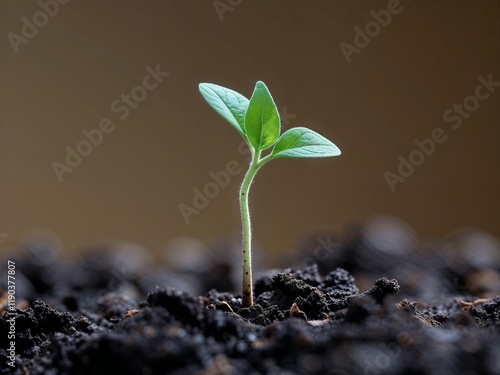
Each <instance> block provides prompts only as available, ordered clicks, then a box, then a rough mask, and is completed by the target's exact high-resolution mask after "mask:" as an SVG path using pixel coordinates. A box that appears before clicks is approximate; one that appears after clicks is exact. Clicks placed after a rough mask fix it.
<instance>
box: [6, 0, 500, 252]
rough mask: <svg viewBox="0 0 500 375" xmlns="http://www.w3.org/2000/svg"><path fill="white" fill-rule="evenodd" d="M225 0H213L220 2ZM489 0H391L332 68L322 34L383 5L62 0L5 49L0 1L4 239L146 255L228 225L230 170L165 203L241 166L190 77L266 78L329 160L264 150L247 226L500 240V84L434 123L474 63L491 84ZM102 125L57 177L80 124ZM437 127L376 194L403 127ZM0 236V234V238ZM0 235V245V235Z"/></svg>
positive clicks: (279, 245)
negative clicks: (95, 141) (364, 38)
mask: <svg viewBox="0 0 500 375" xmlns="http://www.w3.org/2000/svg"><path fill="white" fill-rule="evenodd" d="M224 2H225V1H224ZM499 4H500V3H499V2H498V1H494V0H491V1H487V0H483V1H474V2H473V1H462V0H453V1H451V0H450V1H431V0H429V1H424V0H419V1H413V2H412V1H410V0H407V1H402V2H401V5H402V7H403V10H402V12H401V13H399V14H397V15H394V16H393V17H392V20H391V22H390V23H389V25H388V26H387V27H385V28H383V29H382V30H381V32H380V34H379V35H377V36H376V37H374V38H373V40H372V41H371V43H370V44H369V45H368V46H367V47H366V48H363V49H362V50H361V53H359V54H354V55H352V62H351V63H350V64H349V63H348V62H347V61H346V59H345V57H344V56H343V54H342V52H341V50H340V48H339V44H340V43H341V42H346V43H350V44H352V43H353V38H354V30H353V28H354V27H360V28H364V26H365V25H366V23H367V22H368V21H370V20H372V16H371V15H370V11H371V10H375V11H379V10H381V9H385V8H386V7H387V2H386V1H331V0H324V1H290V0H287V1H284V0H282V1H251V0H244V1H243V2H241V4H240V5H237V6H235V7H234V9H233V10H232V11H230V12H229V11H228V12H226V13H224V14H223V17H224V19H223V20H221V19H220V17H219V16H218V14H217V12H216V10H215V9H214V5H213V2H212V1H180V0H179V1H168V0H162V1H138V0H137V1H131V0H129V1H126V0H123V1H118V0H116V1H111V0H109V1H105V0H100V1H97V0H85V1H83V0H72V1H71V2H69V3H68V4H67V5H62V6H61V8H60V11H59V13H58V14H57V15H56V16H55V17H54V18H51V19H50V21H49V23H48V25H47V26H45V27H42V28H40V30H39V32H38V34H37V35H36V36H35V37H33V38H32V39H31V40H29V42H28V43H27V44H25V45H24V44H23V45H21V46H20V51H19V53H18V54H16V53H15V52H14V50H13V48H12V46H11V44H10V42H9V40H8V38H7V34H8V33H9V32H15V33H17V34H20V33H21V26H22V21H21V18H22V17H27V18H28V19H31V18H32V16H33V14H34V13H35V12H37V11H39V10H40V7H39V5H38V4H37V2H35V1H22V2H21V1H6V0H3V1H0V17H1V44H0V56H1V66H0V68H1V73H0V74H1V75H0V95H1V104H0V105H1V108H0V121H1V128H0V158H1V159H0V233H4V234H8V237H7V238H5V239H3V244H2V245H0V246H3V247H4V249H5V248H6V246H8V245H9V244H12V243H15V242H16V240H17V238H18V237H19V235H21V234H22V233H23V232H25V231H26V230H30V229H33V228H46V229H49V230H52V231H54V232H55V233H57V234H59V235H60V237H61V238H62V240H63V242H64V243H65V244H66V245H67V246H68V247H69V248H71V247H73V246H74V245H76V244H79V243H85V242H93V241H99V240H103V239H125V240H131V241H137V242H139V243H143V244H145V245H146V246H148V247H150V248H151V249H152V251H155V252H159V251H161V250H162V249H163V247H164V245H165V244H166V243H167V242H168V241H169V239H171V238H173V237H175V236H177V235H190V236H195V237H198V238H200V239H202V240H204V241H206V240H211V239H214V238H217V237H219V236H223V235H227V234H232V233H237V232H238V230H239V226H240V222H239V216H238V215H239V214H238V206H237V189H238V187H239V183H240V181H241V179H242V177H243V174H240V175H239V176H236V177H233V178H232V179H231V183H230V185H229V186H228V187H226V188H225V189H223V190H222V191H221V193H220V194H219V195H218V196H217V197H216V198H215V199H212V200H211V201H210V204H209V206H208V207H207V208H206V209H205V210H203V211H202V212H201V213H200V214H199V215H198V216H193V217H192V222H191V223H190V224H189V225H187V224H186V223H185V222H184V220H183V219H182V217H181V215H180V212H179V209H178V205H179V204H180V203H186V204H190V203H191V200H192V197H193V191H192V189H193V188H203V186H204V185H205V184H206V183H207V182H209V181H211V179H210V177H209V175H208V174H209V172H210V171H219V170H222V169H224V168H225V165H226V163H227V162H228V161H230V160H237V161H238V162H239V163H240V164H241V165H242V166H244V165H245V163H246V162H245V157H244V156H242V155H241V154H240V153H239V152H238V149H237V147H238V145H239V143H240V138H239V135H238V134H237V133H236V131H234V130H233V129H232V128H231V126H230V125H229V124H227V123H225V122H224V120H222V119H221V118H220V117H218V115H216V114H215V112H213V111H212V110H211V109H210V108H209V107H208V105H207V104H206V103H205V102H204V101H203V99H202V98H201V96H200V95H199V93H198V91H197V84H198V83H199V82H214V83H218V84H220V85H223V86H226V87H230V88H233V89H235V90H237V91H239V92H241V93H243V94H245V95H246V96H250V95H251V92H252V89H253V86H254V84H255V81H257V80H259V79H260V80H263V81H264V82H266V84H267V85H268V87H269V88H270V90H271V92H272V93H273V95H274V98H275V100H276V101H277V104H278V107H279V108H280V111H282V110H283V108H284V107H285V106H286V110H287V112H288V113H290V114H294V115H296V117H295V118H293V119H290V122H289V125H287V126H286V128H289V127H292V126H308V127H311V128H313V129H314V130H316V131H318V132H320V133H321V134H324V135H325V136H327V137H328V138H330V139H332V140H333V141H334V142H335V143H336V144H337V145H338V146H339V147H340V148H341V149H342V151H343V155H342V156H341V157H338V158H329V159H321V160H316V159H314V160H277V161H273V162H272V163H270V164H269V165H267V166H266V167H265V168H264V169H263V170H262V171H261V172H260V174H259V175H258V176H257V179H256V183H255V185H254V187H253V191H252V202H251V207H252V214H253V219H254V229H255V236H256V239H257V240H258V241H259V242H260V243H261V244H262V245H263V246H264V247H265V248H266V249H268V250H269V252H271V253H273V252H275V251H278V250H285V249H287V250H289V249H293V248H294V246H295V243H296V241H297V240H298V239H299V238H300V236H301V234H304V233H307V232H309V231H311V230H313V229H315V228H317V227H327V228H332V229H334V230H341V228H342V226H343V223H345V222H346V220H348V219H350V218H355V217H358V216H359V215H362V214H366V213H376V212H380V213H389V214H394V215H397V216H399V217H401V218H402V219H404V220H405V221H406V222H408V223H409V224H410V225H412V226H413V227H414V228H415V229H416V230H417V232H418V233H419V234H420V235H422V236H443V235H446V234H447V233H449V232H450V231H453V230H455V229H457V228H459V227H462V226H474V227H478V228H480V229H484V230H486V231H489V232H491V233H493V234H494V235H496V236H500V227H499V221H500V220H499V212H500V198H499V191H500V177H499V173H498V172H499V170H498V164H499V161H500V148H499V144H500V126H499V124H500V122H499V120H500V111H499V108H500V105H499V104H500V92H495V93H494V94H492V96H491V97H490V98H489V99H488V100H485V101H482V102H481V103H480V106H479V108H478V110H477V111H475V112H473V113H472V114H471V116H470V118H468V119H467V120H465V121H464V122H463V125H462V127H461V128H460V129H458V130H452V129H451V128H450V124H446V123H444V122H443V119H442V116H443V113H444V112H445V110H446V109H448V108H449V107H451V106H452V105H453V103H461V102H462V101H463V99H464V98H465V97H466V96H468V95H471V94H473V93H474V89H475V87H476V86H477V84H478V80H477V77H478V76H479V75H483V76H485V77H486V76H487V75H488V74H490V73H492V74H493V78H494V80H496V81H500V64H499V63H500V5H499ZM156 64H160V67H161V69H162V70H163V71H168V72H170V76H169V77H167V78H166V79H165V80H164V82H163V83H162V84H161V85H160V86H159V87H158V88H157V89H155V90H153V91H151V92H149V95H148V97H147V99H146V100H145V101H144V102H142V103H140V104H139V106H138V108H137V109H135V110H133V111H132V112H131V114H130V116H128V117H127V118H126V119H125V120H123V121H121V120H119V119H118V118H117V115H116V114H115V113H113V112H112V111H111V110H110V103H111V102H112V101H113V100H115V99H116V98H119V97H120V95H121V94H122V93H128V92H130V90H131V89H132V88H133V87H134V86H136V85H138V84H140V83H141V81H142V78H143V77H144V75H145V74H146V71H145V67H146V66H148V65H150V66H152V67H154V66H155V65H156ZM103 117H109V118H111V119H113V121H114V123H115V124H116V130H115V131H114V132H113V133H111V134H108V135H105V138H104V141H103V143H102V144H101V145H99V146H97V147H95V149H94V150H93V152H92V153H91V154H90V155H89V156H87V157H86V158H84V160H83V162H82V163H81V165H79V166H78V167H77V168H75V170H74V171H73V172H72V173H71V174H65V175H64V177H65V178H64V181H63V182H62V183H60V182H59V181H58V180H57V178H56V176H55V174H54V172H53V170H52V167H51V163H52V162H54V161H60V162H63V161H64V158H65V155H66V151H65V147H66V146H67V145H70V146H72V147H75V146H76V144H77V143H78V142H79V141H81V140H82V139H84V138H83V136H82V133H81V132H82V130H83V129H88V130H89V129H92V128H95V127H97V126H98V124H99V121H100V120H101V119H102V118H103ZM436 127H442V128H443V129H445V130H446V134H447V135H448V139H447V141H446V142H445V143H443V144H440V145H438V146H437V149H436V152H435V153H434V154H433V155H432V156H430V157H429V158H427V159H426V160H425V162H424V164H423V165H422V166H420V167H418V168H417V169H416V171H415V172H414V173H413V175H411V176H410V177H409V178H408V180H407V181H406V182H404V183H402V184H397V185H396V191H395V192H394V193H393V192H391V191H390V189H389V188H388V185H387V183H386V181H385V179H384V176H383V174H384V172H385V171H387V170H390V171H393V172H395V171H396V168H397V165H398V160H397V158H398V156H399V155H400V154H401V155H403V156H405V157H406V156H408V154H409V153H410V152H411V151H412V150H414V149H415V145H414V140H415V139H416V138H418V139H422V138H427V137H429V136H430V134H431V132H432V130H433V129H434V128H436ZM3 237H5V235H4V236H3ZM0 240H2V239H1V238H0Z"/></svg>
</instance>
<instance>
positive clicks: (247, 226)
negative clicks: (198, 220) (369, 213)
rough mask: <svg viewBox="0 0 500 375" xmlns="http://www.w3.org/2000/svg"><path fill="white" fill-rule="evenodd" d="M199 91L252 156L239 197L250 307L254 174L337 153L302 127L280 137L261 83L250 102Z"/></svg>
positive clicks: (206, 86) (223, 92) (213, 89)
mask: <svg viewBox="0 0 500 375" xmlns="http://www.w3.org/2000/svg"><path fill="white" fill-rule="evenodd" d="M199 89H200V92H201V95H202V96H203V97H204V98H205V100H206V101H207V102H208V104H210V106H211V107H212V108H213V109H214V110H215V111H216V112H217V113H218V114H219V115H221V116H222V117H223V118H224V119H226V121H227V122H229V123H230V124H231V125H232V126H233V127H234V128H235V129H236V130H237V131H238V132H239V133H240V135H241V136H242V137H243V138H244V139H245V141H246V143H247V144H248V147H249V149H250V151H251V155H252V160H251V162H250V166H249V168H248V171H247V173H246V175H245V178H244V179H243V183H242V184H241V189H240V196H239V198H240V210H241V224H242V232H243V233H242V234H243V241H242V248H243V249H242V250H243V262H242V268H243V283H242V305H243V307H250V306H252V305H253V293H252V226H251V223H250V211H249V208H248V193H249V190H250V185H251V184H252V181H253V179H254V177H255V175H256V174H257V172H258V171H259V169H260V168H261V167H262V166H263V165H264V164H266V163H267V162H268V161H269V160H272V159H277V158H312V157H328V156H338V155H340V150H339V148H338V147H337V146H335V145H334V144H333V143H332V142H330V141H329V140H328V139H326V138H325V137H323V136H321V135H319V134H318V133H316V132H314V131H312V130H310V129H307V128H303V127H297V128H292V129H289V130H287V131H286V132H284V133H283V134H281V136H280V133H281V123H280V115H279V113H278V109H277V107H276V104H275V103H274V100H273V97H272V96H271V93H270V92H269V90H268V89H267V87H266V85H265V84H264V82H261V81H259V82H257V84H256V85H255V89H254V91H253V94H252V97H251V98H250V100H248V99H247V98H246V97H244V96H243V95H241V94H239V93H237V92H236V91H233V90H230V89H227V88H225V87H222V86H218V85H214V84H212V83H201V84H200V85H199ZM272 146H274V147H273V149H272V151H271V152H269V153H268V154H267V155H265V156H262V151H264V150H267V149H268V148H270V147H272Z"/></svg>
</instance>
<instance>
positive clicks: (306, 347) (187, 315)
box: [0, 224, 500, 375]
mask: <svg viewBox="0 0 500 375" xmlns="http://www.w3.org/2000/svg"><path fill="white" fill-rule="evenodd" d="M382 229H383V230H385V229H384V228H382ZM393 229H394V228H393ZM396 229H398V230H397V231H393V232H397V233H399V234H401V233H402V232H403V235H402V237H401V238H400V239H399V240H397V239H396V240H395V239H394V238H393V240H392V242H389V243H388V242H385V243H384V242H383V241H382V242H381V243H379V242H377V241H374V238H373V235H372V236H371V237H370V235H368V234H370V233H371V232H370V230H369V229H367V228H366V227H365V226H364V224H363V225H359V226H358V227H356V228H355V229H354V230H352V231H351V232H350V233H348V235H345V236H344V238H343V239H341V240H338V239H335V236H334V235H333V234H323V235H321V236H311V237H310V238H309V239H308V240H306V241H304V242H303V243H302V245H301V251H302V253H301V254H302V255H303V256H301V257H300V258H298V259H296V260H295V262H294V263H295V264H297V267H294V268H290V269H273V270H269V271H266V272H264V273H263V274H262V275H261V276H260V277H259V278H258V279H256V281H255V285H254V302H255V305H254V306H253V307H251V308H242V307H241V298H240V295H238V294H233V293H229V292H223V291H217V290H216V289H211V290H208V291H207V290H206V291H205V292H204V293H203V294H200V295H193V294H190V293H188V292H185V291H183V290H182V285H188V287H189V286H190V287H192V285H193V283H186V282H185V280H194V279H195V278H196V277H198V283H195V285H198V286H199V285H212V284H214V283H215V284H217V283H218V284H219V285H220V286H221V287H220V290H223V289H224V285H225V286H226V287H228V286H229V287H231V285H232V284H231V278H230V277H229V276H228V274H227V272H226V273H225V272H220V274H219V276H218V278H217V280H218V281H217V282H214V281H213V280H211V279H210V276H207V274H210V275H212V272H207V271H206V270H204V271H203V272H198V273H196V272H195V271H193V270H191V271H190V274H189V277H187V276H186V275H184V276H186V277H181V276H180V275H181V274H182V272H180V271H179V272H178V271H173V270H171V269H170V270H167V269H166V268H164V267H159V266H157V267H156V268H151V265H150V264H149V263H148V262H147V261H142V260H141V255H140V254H139V255H138V256H137V258H134V259H135V260H134V262H132V263H129V264H128V265H127V267H126V268H127V269H126V270H124V269H123V259H124V258H123V257H125V256H127V258H126V259H131V257H130V255H127V254H125V253H121V252H120V251H119V250H116V249H115V250H113V251H94V252H88V253H87V254H86V255H85V256H83V257H82V258H80V259H79V260H78V261H76V262H68V261H63V260H61V259H60V257H57V256H53V255H54V254H53V251H52V250H51V249H50V248H47V247H43V246H42V247H39V248H37V247H33V246H32V247H29V248H25V249H24V251H23V255H22V256H17V257H11V258H9V259H10V260H12V261H14V262H15V263H16V290H17V294H16V303H17V308H16V310H15V322H16V323H15V337H16V340H15V361H14V362H15V363H14V365H15V366H14V367H12V366H11V365H9V362H10V360H9V353H8V349H9V345H10V340H8V338H7V337H8V333H9V329H10V327H11V324H10V322H9V318H10V317H11V316H12V313H8V312H7V313H6V309H7V302H6V301H7V294H6V292H5V291H6V286H5V285H4V286H3V287H2V288H3V289H2V291H1V294H2V297H0V303H1V306H2V314H3V316H2V318H1V319H0V369H1V370H0V373H1V374H45V375H52V374H54V375H55V374H134V375H136V374H139V375H149V374H200V375H225V374H228V375H229V374H282V375H293V374H318V375H320V374H321V375H324V374H327V375H334V374H336V375H346V374H387V375H391V374H436V375H438V374H440V375H442V374H454V375H457V374H461V375H474V374H477V375H479V374H500V349H499V348H500V334H499V333H500V292H499V290H500V288H499V284H500V283H499V282H498V280H499V279H500V278H499V270H500V261H499V257H500V256H499V254H498V253H496V252H495V251H493V252H492V251H490V250H491V248H492V247H491V246H489V247H488V246H487V245H488V243H487V241H486V245H485V238H489V237H487V236H486V235H485V234H482V233H480V232H474V231H472V232H465V233H460V234H459V235H458V237H457V236H455V237H450V238H446V239H443V240H433V241H431V242H426V245H422V243H421V242H419V241H418V242H417V241H414V239H413V238H412V237H411V235H410V234H409V233H404V230H402V229H401V228H396ZM383 230H382V233H384V232H383ZM393 232H391V231H389V232H388V233H389V234H391V233H392V234H393V235H394V233H393ZM388 233H385V235H386V236H388ZM478 236H479V237H480V238H481V239H482V242H481V241H478V240H477V239H478ZM481 236H482V237H481ZM485 236H486V237H485ZM474 239H475V241H476V242H474V241H472V240H474ZM398 241H399V242H398ZM405 241H406V242H405ZM471 241H472V244H476V245H477V246H472V247H471V246H469V245H470V244H471ZM394 244H397V246H394ZM478 244H479V245H478ZM490 244H491V243H490ZM480 245H481V246H480ZM470 249H472V250H470ZM496 250H498V249H496ZM470 251H473V252H474V256H472V257H471V256H469V257H468V258H467V256H468V255H470V254H469V253H470ZM451 254H453V256H452V255H451ZM136 255H137V254H136ZM450 257H452V259H451V260H450ZM47 259H51V261H46V260H47ZM311 259H312V261H311ZM3 264H6V262H4V263H3ZM223 266H224V265H221V264H217V265H216V266H214V270H215V269H217V270H219V271H220V270H221V269H224V267H223ZM226 266H227V265H226ZM120 268H121V269H120ZM214 272H215V271H214ZM193 274H195V276H193ZM203 275H205V276H206V277H208V279H206V278H205V279H204V278H203V277H204V276H203ZM220 275H222V276H220ZM353 275H355V277H353ZM4 279H6V277H4ZM179 280H181V281H179ZM200 280H201V281H200ZM207 280H208V281H207ZM210 280H211V281H210ZM358 280H359V282H358ZM2 282H3V281H2ZM183 283H184V284H183ZM186 289H189V288H186ZM360 289H361V290H360ZM11 364H12V363H11Z"/></svg>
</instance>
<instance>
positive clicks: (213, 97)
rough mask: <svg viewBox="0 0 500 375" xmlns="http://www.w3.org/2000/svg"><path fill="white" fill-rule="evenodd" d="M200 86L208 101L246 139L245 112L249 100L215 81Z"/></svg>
mask: <svg viewBox="0 0 500 375" xmlns="http://www.w3.org/2000/svg"><path fill="white" fill-rule="evenodd" d="M198 87H199V89H200V93H201V95H202V96H203V98H205V100H206V101H207V103H208V104H210V106H211V107H212V108H213V109H215V111H216V112H217V113H218V114H219V115H221V116H222V117H224V118H225V119H226V120H227V122H229V123H230V124H231V125H233V126H234V127H235V128H236V130H238V132H239V133H240V134H241V135H242V137H243V138H245V139H246V136H245V113H246V112H247V108H248V103H249V100H248V99H247V98H245V97H244V96H243V95H241V94H239V93H237V92H236V91H233V90H231V89H227V88H225V87H222V86H219V85H214V84H213V83H200V84H199V86H198Z"/></svg>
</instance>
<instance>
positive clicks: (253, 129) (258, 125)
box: [245, 81, 280, 150]
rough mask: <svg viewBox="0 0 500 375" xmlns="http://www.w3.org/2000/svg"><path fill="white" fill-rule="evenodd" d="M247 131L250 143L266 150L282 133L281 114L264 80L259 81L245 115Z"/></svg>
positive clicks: (258, 148)
mask: <svg viewBox="0 0 500 375" xmlns="http://www.w3.org/2000/svg"><path fill="white" fill-rule="evenodd" d="M245 132H246V134H247V137H248V140H249V142H250V144H251V145H252V146H253V147H255V148H256V149H257V150H265V149H266V148H269V147H271V146H272V145H274V144H275V143H276V140H277V139H278V137H279V135H280V115H279V113H278V108H276V104H274V100H273V97H272V96H271V93H270V92H269V90H268V89H267V87H266V85H265V84H264V82H261V81H259V82H257V84H256V85H255V89H254V91H253V94H252V97H251V98H250V103H249V104H248V110H247V113H246V115H245Z"/></svg>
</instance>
